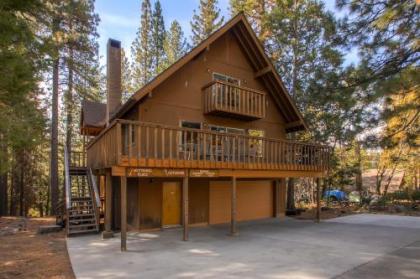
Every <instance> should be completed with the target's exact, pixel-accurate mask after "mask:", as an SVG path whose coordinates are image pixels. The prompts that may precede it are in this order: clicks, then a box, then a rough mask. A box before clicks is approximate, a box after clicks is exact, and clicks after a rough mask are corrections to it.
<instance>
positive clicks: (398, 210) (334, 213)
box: [290, 204, 420, 220]
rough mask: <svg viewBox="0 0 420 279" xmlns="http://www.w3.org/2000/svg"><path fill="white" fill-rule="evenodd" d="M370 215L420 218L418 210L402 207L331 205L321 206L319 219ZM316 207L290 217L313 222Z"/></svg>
mask: <svg viewBox="0 0 420 279" xmlns="http://www.w3.org/2000/svg"><path fill="white" fill-rule="evenodd" d="M361 213H371V214H386V215H400V216H420V210H419V209H418V208H416V209H409V207H407V206H406V207H402V206H401V205H387V206H363V207H360V206H359V205H340V204H336V205H331V206H329V207H326V206H323V207H322V210H321V219H332V218H337V217H342V216H347V215H352V214H361ZM315 216H316V207H313V206H312V207H309V208H306V209H305V210H304V211H303V212H301V214H300V215H296V216H290V217H294V218H296V219H300V220H315Z"/></svg>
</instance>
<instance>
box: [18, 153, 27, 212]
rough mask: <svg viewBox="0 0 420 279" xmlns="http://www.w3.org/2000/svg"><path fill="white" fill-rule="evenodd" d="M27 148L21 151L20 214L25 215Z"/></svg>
mask: <svg viewBox="0 0 420 279" xmlns="http://www.w3.org/2000/svg"><path fill="white" fill-rule="evenodd" d="M25 155H26V154H25V150H22V151H20V152H19V170H20V171H19V216H25V171H26V170H27V169H26V160H25Z"/></svg>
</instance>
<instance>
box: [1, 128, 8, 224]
mask: <svg viewBox="0 0 420 279" xmlns="http://www.w3.org/2000/svg"><path fill="white" fill-rule="evenodd" d="M0 153H1V154H2V155H3V160H0V216H5V215H7V204H8V197H7V196H8V195H7V173H8V166H7V160H6V158H7V156H8V154H7V145H6V142H5V141H4V136H3V135H0Z"/></svg>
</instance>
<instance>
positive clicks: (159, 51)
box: [152, 0, 166, 76]
mask: <svg viewBox="0 0 420 279" xmlns="http://www.w3.org/2000/svg"><path fill="white" fill-rule="evenodd" d="M165 35H166V32H165V22H164V21H163V15H162V7H161V5H160V2H159V0H157V1H156V2H155V5H154V9H153V15H152V50H153V54H152V56H153V58H152V59H153V76H156V75H158V74H159V73H160V72H161V71H162V70H163V69H164V65H163V62H164V54H165V51H164V49H163V45H164V42H165Z"/></svg>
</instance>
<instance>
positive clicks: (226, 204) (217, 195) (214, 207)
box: [209, 181, 231, 224]
mask: <svg viewBox="0 0 420 279" xmlns="http://www.w3.org/2000/svg"><path fill="white" fill-rule="evenodd" d="M230 197H231V184H230V182H229V181H210V201H209V223H210V224H220V223H228V222H230V209H231V206H230Z"/></svg>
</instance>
